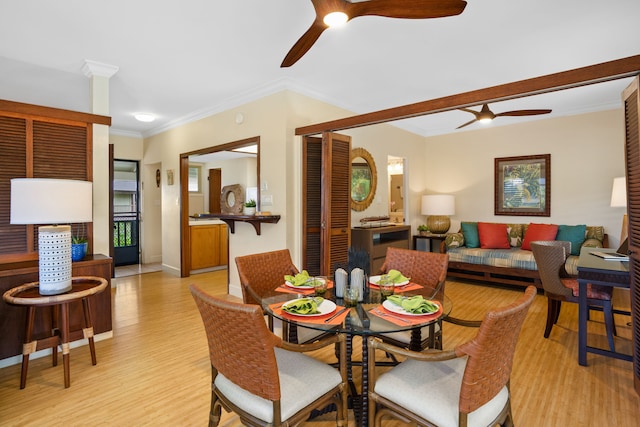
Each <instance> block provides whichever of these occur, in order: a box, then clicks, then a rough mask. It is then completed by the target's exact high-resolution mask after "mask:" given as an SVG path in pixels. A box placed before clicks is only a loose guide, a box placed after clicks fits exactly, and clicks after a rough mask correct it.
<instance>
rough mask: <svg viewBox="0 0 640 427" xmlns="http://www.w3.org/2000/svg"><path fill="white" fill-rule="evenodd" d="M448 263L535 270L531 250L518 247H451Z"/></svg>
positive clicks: (534, 261) (535, 265)
mask: <svg viewBox="0 0 640 427" xmlns="http://www.w3.org/2000/svg"><path fill="white" fill-rule="evenodd" d="M447 253H448V254H449V265H451V263H452V262H465V263H468V264H480V265H490V266H493V267H510V268H522V269H524V270H537V269H538V266H537V264H536V260H535V259H534V258H533V252H531V251H523V250H522V249H520V248H511V249H481V248H473V249H469V248H466V247H462V248H451V249H449V250H447Z"/></svg>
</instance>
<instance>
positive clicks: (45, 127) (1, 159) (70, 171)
mask: <svg viewBox="0 0 640 427" xmlns="http://www.w3.org/2000/svg"><path fill="white" fill-rule="evenodd" d="M91 129H92V125H91V124H87V123H82V122H78V123H76V122H67V121H55V120H52V121H47V120H39V119H37V118H31V117H25V116H23V115H20V114H16V115H7V116H1V115H0V152H1V153H2V155H1V156H0V237H1V240H0V241H1V242H2V243H1V244H0V256H2V255H16V254H29V253H34V252H36V251H37V250H38V233H37V227H34V226H32V225H28V226H25V225H12V224H10V223H9V222H10V212H11V207H10V205H11V204H10V201H11V179H12V178H57V179H78V180H85V181H90V180H91V179H92V176H91V169H92V159H91V156H92V151H91V146H92V144H91V137H92V134H91ZM83 227H84V230H85V231H84V233H82V232H81V231H80V230H81V229H83ZM90 230H91V225H80V224H72V233H73V234H74V235H81V234H84V235H85V236H86V237H88V239H89V242H90V244H91V232H90Z"/></svg>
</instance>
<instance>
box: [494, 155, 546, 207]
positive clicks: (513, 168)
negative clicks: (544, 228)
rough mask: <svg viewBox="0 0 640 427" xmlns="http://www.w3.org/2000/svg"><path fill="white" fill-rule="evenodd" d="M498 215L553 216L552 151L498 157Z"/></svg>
mask: <svg viewBox="0 0 640 427" xmlns="http://www.w3.org/2000/svg"><path fill="white" fill-rule="evenodd" d="M494 203H495V212H494V213H495V215H515V216H518V215H520V216H551V154H540V155H535V156H520V157H500V158H496V159H495V196H494Z"/></svg>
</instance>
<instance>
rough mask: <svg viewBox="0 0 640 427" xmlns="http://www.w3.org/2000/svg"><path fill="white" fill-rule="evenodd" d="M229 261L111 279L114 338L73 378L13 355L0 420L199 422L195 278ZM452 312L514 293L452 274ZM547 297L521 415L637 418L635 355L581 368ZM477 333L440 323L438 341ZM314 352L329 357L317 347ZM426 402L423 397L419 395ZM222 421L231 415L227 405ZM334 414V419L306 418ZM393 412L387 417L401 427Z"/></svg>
mask: <svg viewBox="0 0 640 427" xmlns="http://www.w3.org/2000/svg"><path fill="white" fill-rule="evenodd" d="M224 274H225V273H224V272H213V273H205V274H200V275H196V276H192V277H190V278H187V279H180V278H176V277H172V276H170V275H168V274H165V273H162V272H158V273H147V274H143V275H140V276H131V277H122V278H118V279H114V285H117V287H116V288H115V289H114V290H113V333H114V337H113V338H112V339H108V340H104V341H100V342H98V343H97V344H96V347H97V357H98V364H97V365H96V366H92V365H91V359H90V355H89V351H88V347H86V346H83V347H79V348H75V349H72V350H71V387H70V388H69V389H65V388H64V385H63V371H62V366H61V364H59V365H58V366H57V367H52V366H51V363H50V358H48V357H46V358H40V359H37V360H33V361H31V363H30V367H29V376H28V379H27V386H26V388H25V389H24V390H20V389H19V377H20V366H19V365H15V366H10V367H6V368H3V369H0V425H7V426H42V425H47V426H63V425H64V426H146V425H154V426H205V425H207V416H208V409H209V398H210V388H209V382H210V366H209V360H208V350H207V343H206V339H205V334H204V329H203V327H202V323H201V320H200V317H199V315H198V312H197V310H196V307H195V305H194V302H193V300H192V298H191V295H190V294H189V292H188V285H189V284H190V283H198V284H199V285H200V286H202V287H203V288H204V289H206V290H207V291H208V292H210V293H212V294H217V295H221V294H224V293H225V292H226V287H225V285H224V280H225V275H224ZM447 294H448V295H449V296H450V297H451V299H452V300H453V302H454V311H453V313H452V314H453V315H455V316H457V317H464V318H470V319H472V318H478V319H479V318H481V317H482V315H483V313H484V312H486V311H487V310H488V309H489V308H491V307H493V306H500V305H505V304H508V303H510V302H512V301H513V300H514V299H516V298H517V297H518V294H519V292H518V291H514V290H505V289H498V288H491V287H484V286H478V285H471V284H464V283H456V282H449V283H447ZM545 316H546V300H545V298H544V297H543V296H540V295H539V296H537V297H536V300H535V302H534V305H533V306H532V308H531V310H530V312H529V315H528V317H527V320H526V323H525V325H524V329H523V332H522V334H521V336H520V341H519V344H518V348H517V351H516V357H515V364H514V370H513V374H512V380H511V384H512V394H513V396H512V406H513V412H514V416H515V422H516V425H517V426H519V427H527V426H536V427H538V426H637V425H639V423H640V421H639V420H640V398H639V397H638V396H637V394H636V392H635V390H634V389H633V379H632V364H631V363H630V362H624V361H619V360H613V359H609V358H605V357H601V356H596V355H589V356H588V362H589V366H588V367H581V366H579V365H578V362H577V332H576V331H577V309H576V307H575V305H571V304H567V305H566V307H564V306H563V311H562V313H561V315H560V319H559V324H558V325H557V326H556V327H554V330H553V331H552V333H551V337H550V338H549V339H546V340H545V339H544V338H543V336H542V333H543V329H544V322H545ZM598 316H599V314H598V313H596V314H594V315H593V316H592V317H593V321H592V322H590V335H589V342H590V343H592V344H593V343H596V342H600V343H604V341H605V340H604V326H603V324H602V321H601V317H598ZM628 321H629V318H628V317H624V316H616V325H617V328H618V333H619V335H620V337H621V338H620V339H618V340H617V343H616V344H617V346H618V347H619V348H620V349H621V350H626V351H628V352H630V351H631V346H630V344H629V341H628V340H629V339H630V328H629V327H628V326H626V323H627V322H628ZM474 334H475V330H474V329H470V328H462V327H459V326H455V325H451V324H446V323H445V326H444V336H445V342H444V344H445V348H451V347H453V346H454V345H456V344H457V343H459V342H463V341H465V340H466V339H468V338H469V337H471V336H473V335H474ZM318 357H326V358H329V357H331V356H330V355H329V354H327V355H326V356H325V355H324V354H319V355H318ZM425 404H428V402H425ZM222 425H226V426H238V425H240V423H239V422H238V420H237V418H236V417H235V416H234V415H233V414H228V415H226V416H225V418H224V420H223V423H222ZM306 425H309V426H312V427H325V426H332V425H335V422H333V421H331V419H325V420H324V421H314V422H308V423H306ZM400 425H401V424H400V423H398V422H388V423H386V424H385V427H387V426H388V427H396V426H400Z"/></svg>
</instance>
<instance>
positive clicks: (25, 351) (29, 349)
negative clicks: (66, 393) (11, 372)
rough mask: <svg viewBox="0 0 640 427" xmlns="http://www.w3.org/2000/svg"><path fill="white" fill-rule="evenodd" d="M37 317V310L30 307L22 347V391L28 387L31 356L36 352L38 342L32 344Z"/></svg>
mask: <svg viewBox="0 0 640 427" xmlns="http://www.w3.org/2000/svg"><path fill="white" fill-rule="evenodd" d="M35 317H36V308H35V307H29V308H28V310H27V330H26V332H25V337H24V344H23V345H22V370H21V372H20V389H23V388H24V387H25V386H26V385H27V371H28V370H29V355H30V354H31V353H33V352H34V351H35V347H36V344H37V343H36V342H33V343H32V342H31V336H32V335H33V323H34V320H35Z"/></svg>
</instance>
